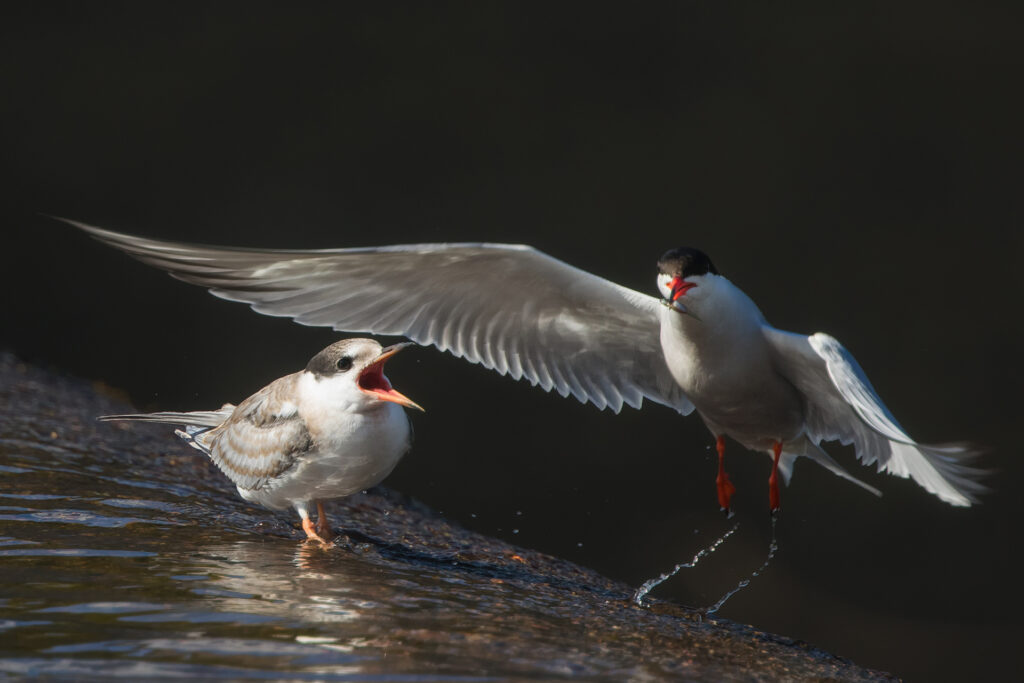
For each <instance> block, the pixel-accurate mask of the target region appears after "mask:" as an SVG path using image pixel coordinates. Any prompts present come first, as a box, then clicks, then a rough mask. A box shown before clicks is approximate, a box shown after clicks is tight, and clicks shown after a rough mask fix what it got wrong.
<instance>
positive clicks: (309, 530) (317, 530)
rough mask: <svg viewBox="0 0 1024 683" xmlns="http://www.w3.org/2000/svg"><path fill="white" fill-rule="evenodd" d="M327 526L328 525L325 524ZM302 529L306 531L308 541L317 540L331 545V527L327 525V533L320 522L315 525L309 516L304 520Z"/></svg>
mask: <svg viewBox="0 0 1024 683" xmlns="http://www.w3.org/2000/svg"><path fill="white" fill-rule="evenodd" d="M324 526H326V525H324ZM302 530H303V531H305V532H306V542H307V543H309V542H310V541H316V542H317V543H320V544H321V545H330V544H331V538H333V534H332V533H331V529H330V527H326V533H324V529H323V528H322V527H321V525H320V524H317V525H316V526H313V520H311V519H309V518H308V517H307V518H306V519H304V520H302Z"/></svg>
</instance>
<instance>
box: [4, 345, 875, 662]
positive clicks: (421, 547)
mask: <svg viewBox="0 0 1024 683" xmlns="http://www.w3.org/2000/svg"><path fill="white" fill-rule="evenodd" d="M0 405H2V418H0V482H2V483H0V584H2V585H3V586H4V588H3V594H2V595H0V633H2V634H3V637H2V638H0V641H2V642H0V672H7V673H12V674H21V675H66V676H100V675H102V676H119V677H126V678H140V677H146V676H163V675H166V676H182V675H192V676H198V677H209V678H232V679H239V678H282V677H283V678H287V679H289V680H352V679H362V678H366V677H372V678H374V679H375V680H399V679H400V680H497V679H509V678H541V679H559V678H570V677H579V678H584V679H587V680H615V681H618V680H679V679H684V680H708V681H722V680H772V681H774V680H800V679H804V680H806V679H811V680H822V679H825V680H851V681H859V680H872V681H873V680H892V677H890V676H888V675H887V674H883V673H880V672H875V671H870V670H867V669H863V668H860V667H858V666H856V665H855V664H853V663H852V662H850V661H848V660H845V659H842V658H840V657H836V656H834V655H831V654H829V653H826V652H823V651H821V650H819V649H816V648H814V647H813V646H811V645H808V644H806V643H802V642H798V641H794V640H791V639H788V638H785V637H782V636H778V635H772V634H768V633H764V632H761V631H758V630H757V629H754V628H752V627H749V626H744V625H741V624H737V623H734V622H730V621H728V620H724V619H717V618H714V619H707V618H702V617H701V616H700V615H699V614H698V613H696V612H693V611H690V610H687V609H685V608H683V607H681V606H678V605H674V604H670V603H666V602H663V601H659V600H656V599H648V601H647V603H646V605H647V606H646V607H644V608H639V607H637V606H635V605H634V604H633V603H632V602H631V599H630V598H631V595H632V590H633V589H632V588H631V587H629V586H626V585H623V584H621V583H617V582H614V581H611V580H609V579H607V578H605V577H603V576H601V575H599V574H597V573H596V572H593V571H590V570H588V569H585V568H582V567H579V566H577V565H574V564H572V563H570V562H567V561H564V560H560V559H558V558H555V557H551V556H548V555H544V554H541V553H537V552H534V551H531V550H528V549H525V548H519V547H514V546H510V545H508V544H506V543H504V542H502V541H498V540H496V539H493V538H488V537H486V536H483V535H480V534H477V533H473V532H470V531H467V530H465V529H462V528H460V527H458V526H457V525H454V524H452V523H450V522H448V521H446V520H445V519H444V518H443V517H441V516H439V515H437V514H436V513H434V512H433V511H431V510H430V509H428V508H426V507H425V506H423V505H421V504H419V503H417V502H416V501H414V500H410V499H408V498H406V497H403V496H401V495H399V494H396V493H393V492H390V491H388V490H386V489H383V488H381V489H376V490H373V491H370V492H368V493H365V494H361V495H357V496H353V497H351V498H349V499H346V500H341V501H336V502H334V503H331V504H330V505H329V507H328V510H329V512H330V513H331V515H332V517H331V518H332V520H333V521H334V522H335V528H336V530H338V531H339V532H340V533H342V534H343V535H342V536H341V537H340V539H339V541H338V542H337V543H336V544H335V545H334V546H332V547H330V548H326V549H324V548H319V547H316V546H313V545H310V544H305V543H302V542H301V538H302V537H303V534H302V533H301V532H300V531H299V530H298V529H297V526H296V525H295V524H294V523H293V515H290V514H288V513H279V514H278V513H273V512H270V511H267V510H263V509H260V508H254V507H252V506H250V505H248V504H246V503H245V502H244V501H242V500H241V499H240V498H239V497H238V495H237V493H236V492H235V491H234V489H233V487H231V486H230V484H229V483H228V482H227V480H226V479H225V478H224V477H223V476H222V475H221V474H220V473H219V472H218V471H217V470H216V468H214V467H213V465H212V464H211V463H209V461H208V460H206V459H205V458H203V457H202V456H201V455H199V454H198V453H196V452H195V451H193V450H192V449H190V448H189V447H188V446H186V445H185V444H184V443H182V442H180V441H179V440H178V439H177V437H175V436H174V435H173V430H172V429H169V428H166V427H160V426H153V425H139V424H132V425H112V424H101V423H97V422H96V421H95V418H96V416H97V415H101V414H106V413H115V412H123V411H125V410H128V409H130V407H129V406H126V405H125V404H124V403H123V402H121V401H119V400H118V399H117V397H116V392H111V391H110V390H108V389H106V388H105V387H103V386H100V385H95V384H90V383H88V382H84V381H81V380H76V379H72V378H67V377H64V376H62V375H60V374H59V373H56V372H52V371H47V370H41V369H38V368H34V367H29V366H26V365H24V364H22V363H20V362H19V361H18V360H17V359H16V358H14V357H13V356H11V355H9V354H3V355H0Z"/></svg>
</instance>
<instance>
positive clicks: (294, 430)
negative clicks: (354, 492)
mask: <svg viewBox="0 0 1024 683" xmlns="http://www.w3.org/2000/svg"><path fill="white" fill-rule="evenodd" d="M298 377H299V373H296V374H293V375H288V376H287V377H282V378H281V379H278V380H276V381H274V382H272V383H271V384H268V385H267V386H266V387H264V388H263V389H261V390H260V391H258V392H257V393H255V394H253V395H252V396H250V397H249V398H247V399H246V400H244V401H242V403H240V404H239V406H238V408H236V409H235V412H234V413H233V414H232V415H231V417H230V418H229V419H228V420H227V421H226V422H224V424H222V425H221V426H219V427H217V428H216V429H213V430H210V432H208V433H207V434H204V435H203V437H205V438H203V439H202V440H203V442H204V444H205V445H206V446H207V447H208V448H209V450H210V458H211V459H212V460H213V462H214V463H215V464H216V465H217V467H219V468H220V470H221V471H222V472H224V474H226V475H227V476H228V478H229V479H231V481H233V482H234V483H235V485H236V486H238V487H239V488H243V489H249V490H256V489H259V488H262V487H263V486H264V485H265V484H266V483H267V481H268V480H269V479H272V478H273V477H276V476H278V475H280V474H281V473H282V472H285V471H286V470H288V469H289V468H290V467H291V466H292V465H293V464H294V463H295V460H296V458H298V457H300V456H301V455H302V454H303V453H305V452H306V451H308V450H309V448H310V444H311V441H310V436H309V432H308V431H307V429H306V424H305V421H303V419H302V418H301V417H299V414H298V411H297V408H296V406H295V404H294V403H292V402H291V401H289V400H288V397H289V396H291V395H292V389H293V388H294V386H295V383H296V382H297V381H298Z"/></svg>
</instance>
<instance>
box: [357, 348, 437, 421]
mask: <svg viewBox="0 0 1024 683" xmlns="http://www.w3.org/2000/svg"><path fill="white" fill-rule="evenodd" d="M410 346H416V344H414V343H412V342H402V343H401V344H393V345H392V346H389V347H387V348H385V349H384V350H383V351H381V352H380V355H379V356H377V357H376V358H375V359H374V361H373V362H372V363H370V364H369V365H367V366H366V367H365V368H363V371H362V372H360V373H359V382H358V383H359V388H360V389H361V390H362V391H363V392H364V393H367V394H370V395H371V396H375V397H376V398H379V399H380V400H381V401H391V402H392V403H397V404H398V405H400V406H404V407H406V408H415V409H416V410H420V411H423V412H427V411H425V410H423V407H422V406H420V405H419V404H418V403H416V402H415V401H413V400H412V399H411V398H409V397H407V396H404V395H402V394H400V393H399V392H397V391H395V390H394V389H392V388H391V382H389V381H388V378H387V377H385V376H384V363H386V362H387V360H388V358H391V356H393V355H395V354H396V353H398V352H399V351H401V350H402V349H404V348H408V347H410Z"/></svg>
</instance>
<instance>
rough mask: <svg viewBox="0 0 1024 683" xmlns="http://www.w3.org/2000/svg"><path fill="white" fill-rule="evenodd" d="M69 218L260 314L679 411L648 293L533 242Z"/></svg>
mask: <svg viewBox="0 0 1024 683" xmlns="http://www.w3.org/2000/svg"><path fill="white" fill-rule="evenodd" d="M67 222H69V223H71V224H72V225H75V226H77V227H79V228H81V229H82V230H84V231H85V232H87V233H89V234H90V235H91V236H92V237H94V238H96V239H97V240H99V241H101V242H105V243H106V244H108V245H110V246H112V247H115V248H117V249H120V250H122V251H124V252H126V253H128V254H130V255H131V256H133V257H135V258H137V259H139V260H140V261H143V262H144V263H148V264H150V265H153V266H156V267H158V268H162V269H164V270H166V271H168V272H169V273H170V274H171V275H172V276H174V277H176V278H178V279H180V280H184V281H186V282H190V283H193V284H197V285H200V286H203V287H206V288H208V289H209V290H210V292H211V293H213V294H214V295H216V296H218V297H221V298H223V299H228V300H231V301H239V302H244V303H247V304H249V305H250V306H251V307H252V308H253V309H254V310H256V311H258V312H260V313H264V314H267V315H273V316H284V317H290V318H293V319H294V320H295V321H296V322H299V323H302V324H304V325H315V326H327V327H333V328H334V329H336V330H344V331H348V332H365V333H372V334H385V335H402V336H406V337H408V338H410V339H412V340H413V341H416V342H418V343H420V344H424V345H426V344H432V345H434V346H436V347H438V348H439V349H441V350H442V351H450V352H451V353H453V354H454V355H456V356H459V357H463V358H465V359H467V360H469V361H470V362H473V363H479V364H481V365H483V366H485V367H487V368H490V369H494V370H497V371H499V372H501V373H502V374H509V375H511V376H512V377H514V378H516V379H520V378H523V379H526V380H527V381H529V382H530V383H531V384H533V385H539V386H540V387H542V388H543V389H544V390H546V391H551V390H552V389H554V390H556V391H558V393H560V394H562V395H568V394H570V393H571V394H572V395H573V396H575V397H576V398H577V399H578V400H580V401H581V402H584V403H586V402H590V403H593V404H594V405H596V406H597V407H599V408H605V407H609V408H611V409H612V410H614V411H615V412H618V411H619V410H621V409H622V406H623V404H625V405H629V406H632V407H634V408H639V407H640V406H641V404H642V403H643V400H644V399H645V398H646V399H648V400H651V401H654V402H656V403H661V404H663V405H667V406H670V407H672V408H675V409H676V410H678V411H679V412H680V413H683V414H684V415H685V414H689V413H690V412H692V411H693V404H692V403H691V402H690V401H689V399H688V398H687V397H686V396H685V395H684V394H683V392H682V390H681V389H680V388H679V387H678V385H677V384H676V383H675V382H673V381H671V375H670V374H669V372H668V368H667V366H666V365H665V360H664V356H663V353H662V350H661V344H660V337H659V321H658V314H657V312H658V306H659V305H660V304H659V303H658V301H657V299H655V298H653V297H649V296H646V295H644V294H641V293H639V292H635V291H633V290H630V289H627V288H625V287H621V286H619V285H616V284H614V283H612V282H609V281H608V280H605V279H603V278H600V277H597V276H595V275H592V274H590V273H587V272H585V271H582V270H579V269H577V268H574V267H572V266H569V265H568V264H565V263H563V262H561V261H558V260H557V259H554V258H552V257H550V256H548V255H546V254H543V253H541V252H539V251H537V250H535V249H533V248H532V247H527V246H522V245H509V244H488V243H465V244H419V245H398V246H390V247H368V248H357V249H324V250H312V251H290V250H255V249H236V248H223V247H208V246H200V245H191V244H181V243H175V242H168V241H161V240H153V239H145V238H140V237H134V236H131V235H124V234H120V233H116V232H111V231H109V230H103V229H100V228H96V227H92V226H88V225H84V224H82V223H77V222H74V221H67ZM666 380H668V381H666Z"/></svg>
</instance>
